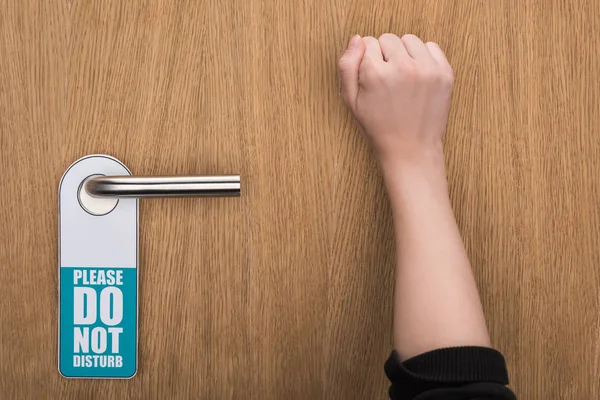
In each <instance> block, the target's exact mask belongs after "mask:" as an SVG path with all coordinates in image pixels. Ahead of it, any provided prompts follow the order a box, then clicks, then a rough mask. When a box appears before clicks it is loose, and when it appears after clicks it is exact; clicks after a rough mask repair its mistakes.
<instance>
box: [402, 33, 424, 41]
mask: <svg viewBox="0 0 600 400" xmlns="http://www.w3.org/2000/svg"><path fill="white" fill-rule="evenodd" d="M401 39H402V40H414V39H417V40H420V39H419V38H418V37H417V36H416V35H413V34H412V33H407V34H405V35H403V36H402V38H401Z"/></svg>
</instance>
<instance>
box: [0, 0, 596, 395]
mask: <svg viewBox="0 0 600 400" xmlns="http://www.w3.org/2000/svg"><path fill="white" fill-rule="evenodd" d="M384 32H394V33H397V34H403V33H407V32H411V33H415V34H417V35H419V36H421V37H422V38H423V39H425V40H433V41H437V42H438V43H439V44H440V45H441V47H442V48H443V49H445V50H446V52H447V55H448V57H449V59H450V61H451V63H452V65H453V66H454V68H455V71H456V76H457V79H456V89H455V96H454V103H453V109H452V115H451V121H450V125H449V128H448V133H447V136H446V139H445V145H446V152H447V164H448V175H449V179H450V182H451V193H452V202H453V205H454V209H455V212H456V216H457V219H458V223H459V226H460V229H461V232H462V234H463V237H464V240H465V243H466V246H467V249H468V252H469V254H470V257H471V260H472V263H473V268H474V271H475V274H476V277H477V282H478V285H479V288H480V290H481V293H482V298H483V302H484V307H485V311H486V315H487V319H488V324H489V327H490V331H491V335H492V341H493V343H494V345H495V346H496V347H497V348H498V349H499V350H501V351H502V352H504V354H505V355H506V357H507V361H508V365H509V368H510V375H511V379H512V387H513V388H514V390H515V392H516V393H517V394H518V395H519V396H520V398H523V399H531V400H536V399H539V400H541V399H573V400H578V399H591V398H598V397H599V396H600V391H599V386H600V374H599V373H598V368H599V367H600V348H599V346H598V343H599V340H600V339H599V335H600V332H599V326H600V325H599V321H600V317H599V312H600V303H599V300H598V299H599V295H600V291H599V289H598V285H599V282H600V270H599V268H600V266H599V265H600V257H599V255H598V254H599V250H598V249H599V245H600V241H599V235H600V231H599V227H600V213H599V211H598V207H599V206H600V190H599V184H598V179H600V174H599V173H598V168H599V164H598V159H599V157H600V136H599V132H598V126H599V125H600V111H599V110H600V89H599V84H598V79H597V78H598V76H599V74H600V64H599V62H598V57H597V55H598V52H599V51H600V45H599V42H598V37H599V35H600V8H599V6H598V3H597V2H596V1H594V0H579V1H575V0H552V1H543V2H541V1H535V0H490V1H481V0H461V1H455V0H441V1H440V0H426V1H408V0H401V1H398V0H376V1H373V0H369V1H367V0H330V1H320V0H302V1H294V2H292V1H271V0H246V1H241V0H240V1H234V0H227V1H219V2H216V1H171V0H161V1H114V0H105V1H95V2H94V1H78V0H67V1H64V0H62V1H58V0H49V1H35V0H23V1H19V2H16V1H13V2H11V1H8V0H6V1H3V2H2V4H1V6H0V134H1V137H0V140H1V141H0V144H1V150H0V156H1V159H0V166H1V171H2V186H1V188H2V189H1V190H2V194H1V196H0V245H1V247H0V276H1V277H2V293H1V294H0V340H1V342H0V343H1V344H0V360H1V362H0V391H1V393H2V397H3V398H7V399H44V398H48V399H87V398H90V399H91V398H102V399H109V398H110V399H117V398H131V399H153V398H156V399H281V398H285V399H371V398H385V396H386V394H385V393H386V388H387V382H386V380H385V377H384V374H383V362H384V360H385V358H386V357H387V355H388V353H389V351H390V350H391V326H392V324H391V321H392V304H391V299H392V292H393V286H392V277H393V269H394V246H393V237H392V225H391V218H390V210H389V206H388V203H387V200H386V197H385V193H384V189H383V186H382V181H381V178H380V175H379V173H378V171H377V166H376V163H375V161H374V159H373V156H372V154H370V152H369V150H368V147H367V145H366V144H365V143H364V142H363V140H362V139H361V137H360V136H359V135H358V134H357V131H356V128H355V127H354V124H353V122H352V119H351V118H350V115H349V114H348V112H347V110H346V108H345V107H344V105H343V103H342V101H341V97H340V95H339V83H338V77H337V72H336V61H337V59H338V57H339V55H340V52H341V48H342V47H343V46H344V45H345V43H346V42H347V40H348V39H349V38H350V36H351V34H353V33H361V34H362V35H369V34H370V35H374V36H378V35H379V34H381V33H384ZM92 153H106V154H110V155H113V156H115V157H117V158H119V159H121V160H122V161H123V162H125V163H126V164H127V165H128V166H129V167H130V168H131V169H132V171H133V173H134V174H137V175H171V174H228V173H239V174H241V176H242V196H241V197H240V198H238V199H175V200H174V199H166V200H143V201H142V202H141V206H140V208H141V211H140V212H141V214H140V224H141V229H140V257H141V259H140V308H139V313H140V314H139V315H140V322H139V334H140V335H139V368H138V374H137V376H135V377H134V378H133V379H131V380H127V381H114V380H113V381H110V380H95V381H91V380H67V379H64V378H62V377H61V376H60V375H59V373H58V370H57V356H56V354H57V316H56V315H57V267H56V261H57V220H58V216H57V187H58V183H59V179H60V177H61V175H62V173H63V172H64V170H65V168H67V166H68V165H69V164H70V163H71V162H73V161H74V160H76V159H77V158H79V157H81V156H84V155H87V154H92Z"/></svg>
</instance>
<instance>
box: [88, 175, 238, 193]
mask: <svg viewBox="0 0 600 400" xmlns="http://www.w3.org/2000/svg"><path fill="white" fill-rule="evenodd" d="M85 190H86V191H87V192H88V193H89V194H90V195H91V196H93V197H111V198H121V197H130V198H131V197H134V198H139V197H216V196H218V197H233V196H239V195H240V176H239V175H220V176H100V177H96V178H92V179H89V180H88V181H87V182H86V183H85Z"/></svg>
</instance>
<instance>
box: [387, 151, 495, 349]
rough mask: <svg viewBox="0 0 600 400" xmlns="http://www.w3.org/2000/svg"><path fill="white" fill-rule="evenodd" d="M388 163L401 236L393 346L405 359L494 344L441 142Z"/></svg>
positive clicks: (398, 239) (396, 222) (398, 243)
mask: <svg viewBox="0 0 600 400" xmlns="http://www.w3.org/2000/svg"><path fill="white" fill-rule="evenodd" d="M382 165H383V170H384V176H385V182H386V186H387V189H388V194H389V197H390V201H391V204H392V210H393V216H394V226H395V235H396V249H397V267H396V289H395V301H394V345H395V347H396V350H397V351H398V353H399V355H400V357H401V359H407V358H410V357H412V356H415V355H418V354H421V353H424V352H426V351H429V350H434V349H437V348H441V347H452V346H466V345H470V346H489V336H488V333H487V328H486V325H485V319H484V316H483V311H482V308H481V303H480V300H479V295H478V293H477V287H476V285H475V281H474V278H473V274H472V271H471V267H470V263H469V260H468V258H467V255H466V252H465V249H464V246H463V243H462V239H461V237H460V233H459V231H458V227H457V226H456V221H455V219H454V215H453V212H452V208H451V204H450V200H449V197H448V186H447V181H446V175H445V170H444V160H443V154H442V152H441V145H440V150H439V151H433V152H432V153H431V154H428V155H427V157H423V158H422V159H419V160H405V161H401V160H400V161H398V160H396V161H392V162H388V163H386V162H383V161H382Z"/></svg>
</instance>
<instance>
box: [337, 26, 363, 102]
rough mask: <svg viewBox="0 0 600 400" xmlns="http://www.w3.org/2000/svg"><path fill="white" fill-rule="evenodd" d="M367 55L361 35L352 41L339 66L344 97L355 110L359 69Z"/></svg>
mask: <svg viewBox="0 0 600 400" xmlns="http://www.w3.org/2000/svg"><path fill="white" fill-rule="evenodd" d="M364 54H365V44H364V43H363V41H362V39H361V37H360V36H359V35H355V36H354V37H352V39H350V42H349V43H348V48H347V49H346V51H345V52H344V54H343V55H342V58H340V62H339V64H338V66H339V68H340V75H341V78H342V95H343V96H344V100H345V101H346V104H348V106H350V108H354V104H355V102H356V96H357V94H358V69H359V67H360V63H361V61H362V58H363V55H364Z"/></svg>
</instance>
